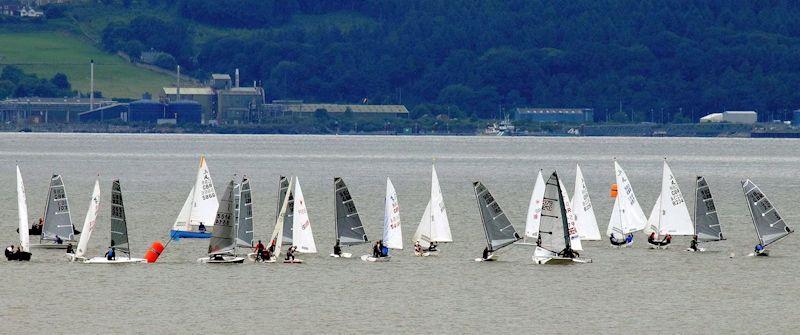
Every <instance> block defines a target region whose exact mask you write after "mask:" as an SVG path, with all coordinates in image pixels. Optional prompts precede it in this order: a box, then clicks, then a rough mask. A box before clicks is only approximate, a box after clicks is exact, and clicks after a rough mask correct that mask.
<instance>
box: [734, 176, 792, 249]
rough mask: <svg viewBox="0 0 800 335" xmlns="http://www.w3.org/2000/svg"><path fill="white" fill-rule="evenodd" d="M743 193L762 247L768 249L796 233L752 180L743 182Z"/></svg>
mask: <svg viewBox="0 0 800 335" xmlns="http://www.w3.org/2000/svg"><path fill="white" fill-rule="evenodd" d="M742 191H743V192H744V197H745V199H746V200H747V205H748V208H749V209H750V217H751V218H752V219H753V226H755V228H756V234H757V235H758V240H759V242H761V245H762V246H764V247H766V246H768V245H770V244H772V243H775V242H776V241H778V240H780V239H782V238H784V237H786V236H788V235H789V234H791V233H793V232H794V230H792V229H791V228H789V226H787V225H786V222H784V221H783V218H782V217H781V215H780V214H778V210H777V209H775V207H774V206H773V205H772V203H771V202H770V201H769V199H767V196H766V195H764V193H762V192H761V189H759V188H758V186H756V184H754V183H753V182H752V181H750V179H747V180H745V181H742Z"/></svg>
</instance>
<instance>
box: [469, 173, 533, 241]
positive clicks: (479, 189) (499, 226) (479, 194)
mask: <svg viewBox="0 0 800 335" xmlns="http://www.w3.org/2000/svg"><path fill="white" fill-rule="evenodd" d="M472 186H473V188H474V189H475V198H476V200H477V201H478V208H479V209H480V213H481V223H483V232H484V234H485V235H486V245H487V248H488V249H489V252H495V251H497V250H500V249H502V248H504V247H506V246H508V245H511V244H512V243H514V242H516V241H519V240H520V239H522V237H520V236H519V234H517V231H516V230H515V229H514V226H513V225H511V221H509V220H508V217H506V214H505V213H504V212H503V210H502V209H501V208H500V205H499V204H498V203H497V202H496V201H495V199H494V197H493V196H492V194H491V193H489V190H488V189H487V188H486V186H483V184H482V183H481V182H479V181H476V182H474V183H472Z"/></svg>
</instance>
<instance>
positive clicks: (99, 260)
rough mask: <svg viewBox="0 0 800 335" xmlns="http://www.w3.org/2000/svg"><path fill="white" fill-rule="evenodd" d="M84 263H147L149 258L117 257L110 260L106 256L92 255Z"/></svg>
mask: <svg viewBox="0 0 800 335" xmlns="http://www.w3.org/2000/svg"><path fill="white" fill-rule="evenodd" d="M83 263H84V264H133V263H147V260H146V259H144V258H127V257H125V258H117V259H112V260H109V259H108V258H105V257H92V258H90V259H87V260H84V261H83Z"/></svg>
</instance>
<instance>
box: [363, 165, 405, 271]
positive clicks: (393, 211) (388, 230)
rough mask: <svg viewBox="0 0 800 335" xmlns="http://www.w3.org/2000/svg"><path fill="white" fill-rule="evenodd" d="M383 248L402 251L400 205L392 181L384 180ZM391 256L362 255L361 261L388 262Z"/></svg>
mask: <svg viewBox="0 0 800 335" xmlns="http://www.w3.org/2000/svg"><path fill="white" fill-rule="evenodd" d="M383 208H384V209H383V239H381V241H382V242H383V246H384V247H386V248H387V249H394V250H402V249H403V230H402V226H401V225H400V204H399V203H398V202H397V192H396V191H395V189H394V185H392V181H391V180H389V178H386V198H385V199H384V207H383ZM390 259H391V256H389V255H388V254H387V255H384V256H382V257H377V258H376V257H375V255H363V256H361V260H363V261H367V262H388V261H389V260H390Z"/></svg>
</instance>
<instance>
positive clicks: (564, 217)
mask: <svg viewBox="0 0 800 335" xmlns="http://www.w3.org/2000/svg"><path fill="white" fill-rule="evenodd" d="M544 202H545V204H546V205H545V206H543V207H542V223H541V224H540V225H539V236H540V237H541V243H540V244H539V245H538V246H536V250H534V252H533V257H532V258H533V262H534V263H536V264H572V263H591V262H592V260H591V259H587V258H580V257H579V255H578V253H577V251H580V250H583V248H582V246H581V238H580V235H579V234H578V229H577V227H576V225H575V216H574V214H573V212H572V205H571V203H570V201H569V195H567V190H566V188H565V187H564V184H563V183H562V182H561V179H559V178H558V173H556V172H555V171H553V174H551V175H550V178H548V179H547V183H546V184H545V191H544Z"/></svg>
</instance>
